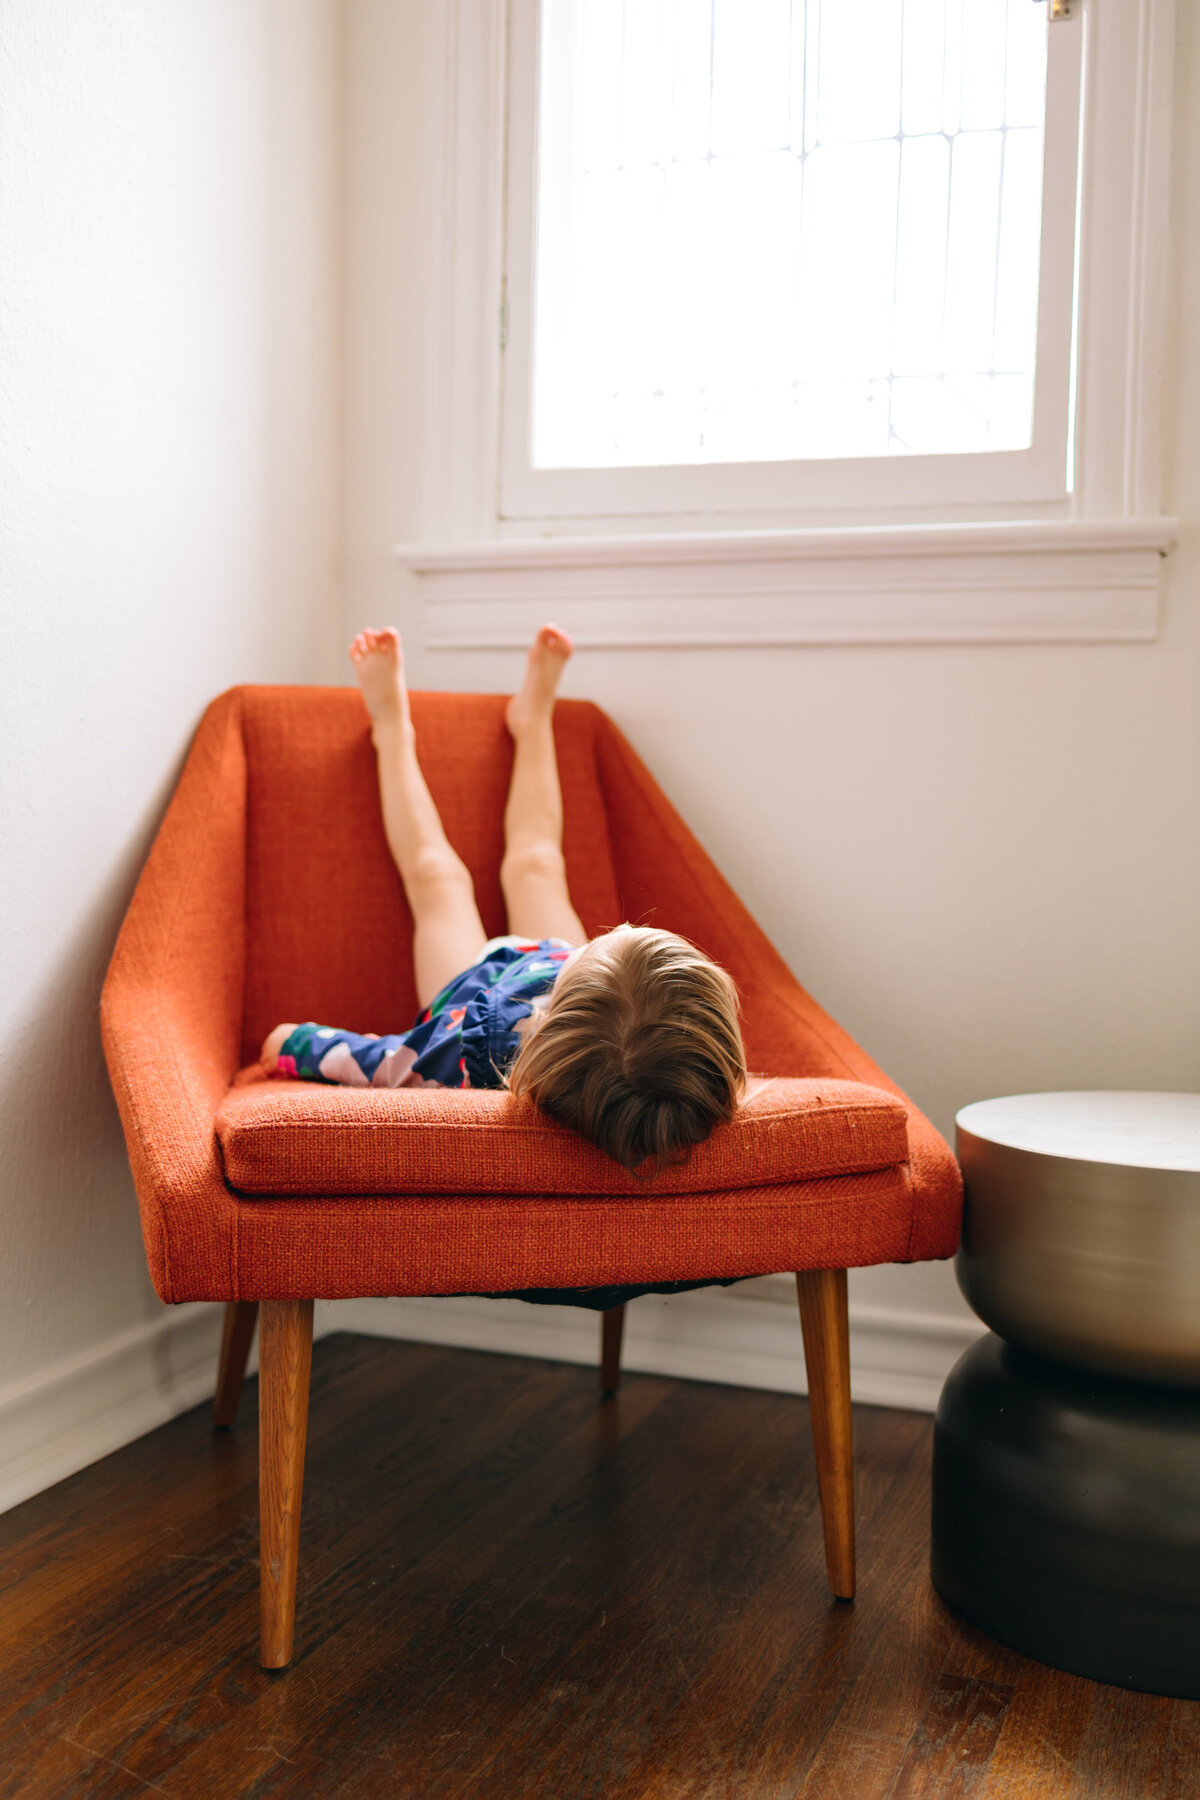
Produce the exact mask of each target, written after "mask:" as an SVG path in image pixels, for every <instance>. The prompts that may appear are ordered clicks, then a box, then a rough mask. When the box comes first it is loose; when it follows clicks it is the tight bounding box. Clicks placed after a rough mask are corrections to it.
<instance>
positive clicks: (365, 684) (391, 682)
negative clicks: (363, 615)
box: [350, 625, 409, 726]
mask: <svg viewBox="0 0 1200 1800" xmlns="http://www.w3.org/2000/svg"><path fill="white" fill-rule="evenodd" d="M350 661H351V662H352V663H353V664H354V672H355V674H356V675H357V676H358V685H359V687H360V688H361V689H362V694H363V699H364V700H365V701H366V703H367V711H368V712H369V713H370V715H371V723H372V724H373V725H376V726H378V725H385V724H400V725H407V724H408V722H409V714H408V689H407V688H406V687H405V685H404V651H403V650H402V649H401V648H400V634H399V632H397V631H395V630H394V629H393V627H392V626H390V625H389V626H387V627H386V629H385V630H383V631H360V632H359V634H358V636H357V637H356V638H355V640H354V642H353V643H352V644H351V646H350Z"/></svg>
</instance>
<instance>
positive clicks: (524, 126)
mask: <svg viewBox="0 0 1200 1800" xmlns="http://www.w3.org/2000/svg"><path fill="white" fill-rule="evenodd" d="M851 3H852V0H851ZM1025 4H1026V5H1029V4H1032V0H1025ZM539 16H540V4H539V0H511V13H510V28H509V57H508V63H509V83H510V85H509V105H508V121H509V123H508V142H507V215H506V227H507V228H506V232H505V238H506V244H505V272H504V282H505V292H506V300H507V345H506V348H505V355H504V363H503V394H502V405H501V438H502V441H501V449H500V504H499V513H500V517H501V518H502V519H504V520H510V519H511V520H528V521H530V522H532V524H533V526H534V528H535V529H536V528H537V527H539V526H541V525H544V524H546V523H549V522H550V521H557V520H565V521H576V522H580V521H583V520H588V519H596V518H604V517H625V518H628V519H636V518H639V517H644V516H647V515H649V516H651V517H654V516H660V517H669V516H671V515H672V514H674V515H676V516H678V517H685V516H686V515H689V514H696V513H701V514H708V515H711V514H714V513H723V514H727V515H730V514H732V515H739V516H742V517H744V518H745V519H746V521H747V522H748V523H749V522H753V521H754V520H755V517H756V515H760V514H762V513H773V514H778V515H783V516H787V517H789V518H790V519H792V520H793V521H794V522H795V523H797V524H804V523H810V522H812V521H813V520H817V521H819V522H823V521H824V519H826V518H827V517H828V516H829V515H830V513H832V512H837V511H839V510H840V511H844V512H846V513H849V514H853V515H856V516H858V517H870V518H878V517H879V516H880V514H881V513H883V512H884V511H885V509H892V508H903V509H905V510H910V509H913V508H916V509H918V510H919V512H920V513H921V514H923V515H925V516H928V515H929V512H930V510H931V507H932V506H937V507H940V508H942V509H944V508H947V507H950V506H970V507H972V508H976V509H978V511H979V513H980V516H982V517H987V516H989V515H990V514H991V512H992V511H993V509H994V508H995V507H996V506H997V505H1000V504H1005V503H1014V502H1016V503H1020V504H1021V505H1022V506H1024V507H1029V506H1037V507H1038V509H1039V511H1042V512H1044V513H1048V512H1050V511H1051V510H1053V511H1056V512H1058V513H1060V514H1061V513H1062V512H1063V511H1065V508H1066V503H1067V498H1068V492H1069V486H1068V459H1069V453H1070V442H1069V438H1070V433H1069V430H1068V424H1069V419H1070V403H1071V391H1070V390H1071V345H1072V330H1073V323H1074V320H1073V313H1074V307H1073V297H1074V281H1075V223H1076V221H1075V212H1076V199H1077V192H1078V184H1079V98H1080V79H1081V72H1082V61H1083V35H1084V21H1083V10H1082V7H1079V8H1077V10H1076V11H1075V12H1074V13H1073V14H1071V15H1070V16H1069V17H1067V18H1066V19H1063V20H1061V21H1059V22H1057V23H1056V24H1055V25H1054V26H1053V28H1052V29H1051V30H1050V32H1049V40H1048V59H1047V81H1046V119H1047V126H1046V135H1045V150H1044V158H1043V211H1044V213H1045V215H1046V217H1047V218H1048V219H1049V220H1050V221H1052V223H1051V226H1050V229H1049V230H1048V231H1047V232H1046V234H1045V236H1044V238H1043V244H1042V255H1041V278H1040V282H1039V288H1038V335H1037V344H1038V354H1037V372H1036V385H1035V392H1034V430H1033V443H1032V445H1031V446H1030V447H1029V448H1028V449H1025V450H1006V451H990V452H989V451H983V452H971V453H969V454H961V455H954V454H948V455H937V456H916V455H914V456H872V457H837V458H821V459H807V460H803V461H800V460H797V461H790V462H741V463H728V464H720V463H703V464H690V465H688V466H687V467H685V468H671V467H661V468H646V467H627V468H607V469H606V468H587V469H535V468H534V467H533V466H532V458H531V437H532V420H531V402H532V395H533V380H532V376H533V369H532V353H533V344H534V335H535V322H536V299H535V293H534V279H535V267H534V265H535V257H534V238H535V228H536V190H537V185H538V170H537V129H536V127H537V118H538V113H539V96H538V82H537V77H538V70H539V44H538V36H539Z"/></svg>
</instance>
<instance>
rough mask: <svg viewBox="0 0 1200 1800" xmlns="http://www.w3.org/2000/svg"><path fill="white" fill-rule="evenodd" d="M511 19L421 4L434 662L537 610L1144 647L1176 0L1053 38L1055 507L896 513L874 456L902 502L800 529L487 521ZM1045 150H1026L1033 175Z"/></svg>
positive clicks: (1028, 502) (414, 566) (1150, 607)
mask: <svg viewBox="0 0 1200 1800" xmlns="http://www.w3.org/2000/svg"><path fill="white" fill-rule="evenodd" d="M512 3H513V6H514V7H515V8H516V9H517V10H516V12H514V13H513V14H512V18H511V19H510V10H509V4H508V0H442V3H441V4H440V6H439V8H438V9H436V12H437V19H438V26H439V42H438V57H439V68H438V79H437V83H436V88H435V101H434V117H435V120H436V121H437V122H439V123H440V125H441V128H442V129H441V135H440V142H437V143H436V144H435V148H436V151H437V186H436V188H435V211H436V221H437V233H436V237H437V241H436V243H435V244H434V247H433V255H432V257H431V263H430V282H431V286H430V292H429V302H428V314H427V317H428V319H429V321H430V333H431V341H430V345H429V349H430V355H429V359H428V362H427V365H426V366H427V369H428V374H429V381H428V391H427V393H426V396H425V418H426V420H427V445H426V459H425V473H426V482H425V488H424V493H423V507H422V529H421V538H422V542H421V543H419V544H416V545H406V546H401V547H399V549H398V557H399V560H400V561H401V563H402V564H403V565H404V566H406V567H407V568H408V569H410V570H411V571H412V572H413V573H414V574H415V575H416V577H417V578H418V585H419V590H420V593H421V597H422V600H423V603H424V620H425V639H426V642H427V643H428V644H429V645H430V646H431V647H434V646H437V647H445V648H454V647H477V646H484V645H489V646H495V647H508V646H510V645H511V646H514V647H515V646H516V645H518V644H519V643H520V642H521V641H522V639H523V638H525V636H526V634H527V630H528V626H529V623H530V620H531V619H534V620H535V622H536V619H537V618H540V617H542V616H544V610H543V609H544V608H545V607H546V606H547V605H548V604H551V603H553V610H554V613H555V616H556V617H559V618H560V619H561V621H562V623H563V624H564V625H566V626H567V627H568V628H569V629H572V630H574V631H575V632H576V633H577V634H578V635H579V637H580V639H581V640H582V642H584V643H597V644H600V643H603V644H642V645H647V646H649V645H654V644H675V643H721V644H726V643H739V642H746V643H828V642H839V643H854V642H859V641H865V642H874V643H878V642H888V643H893V642H906V641H913V642H922V643H928V642H971V643H979V642H1029V641H1034V642H1045V641H1086V642H1097V641H1105V642H1108V641H1123V642H1134V641H1147V640H1150V639H1153V638H1154V637H1155V636H1156V634H1157V628H1158V590H1159V576H1160V570H1161V558H1162V556H1163V554H1164V553H1165V552H1166V550H1167V549H1168V548H1169V546H1170V544H1171V543H1172V541H1173V538H1174V528H1175V521H1174V520H1172V519H1166V518H1163V517H1162V516H1161V445H1160V438H1161V433H1162V429H1163V405H1164V396H1163V367H1162V354H1163V339H1164V331H1165V324H1166V296H1167V285H1168V262H1169V258H1168V224H1169V221H1168V209H1167V195H1168V190H1169V184H1170V156H1171V105H1172V91H1173V53H1174V32H1175V6H1176V0H1073V6H1074V8H1075V11H1076V12H1077V13H1078V14H1079V15H1080V17H1079V19H1078V20H1075V21H1071V22H1068V23H1055V24H1053V25H1052V26H1051V27H1050V29H1051V31H1052V32H1064V31H1065V32H1071V31H1075V30H1077V29H1078V30H1081V31H1082V32H1083V34H1084V46H1083V58H1084V79H1083V106H1082V121H1081V129H1080V132H1079V141H1080V142H1081V144H1082V163H1081V172H1080V178H1079V189H1078V192H1079V218H1078V239H1079V258H1078V276H1077V280H1078V294H1077V304H1076V325H1075V359H1074V382H1075V394H1074V407H1073V439H1074V441H1073V460H1074V484H1073V486H1072V487H1071V488H1070V491H1069V492H1068V491H1067V489H1066V483H1065V481H1064V482H1062V483H1061V484H1060V486H1059V487H1058V488H1056V489H1055V491H1054V492H1053V494H1051V495H1049V496H1048V495H1046V494H1042V496H1041V497H1038V498H1033V497H1027V496H1026V495H1025V494H1023V493H1020V492H1018V493H1009V494H1008V495H1003V494H998V492H997V490H996V489H995V488H993V491H992V495H991V497H990V498H989V499H988V500H986V501H980V500H979V499H978V498H976V499H974V500H971V499H964V498H959V499H957V500H956V499H953V498H951V499H949V500H947V499H946V498H945V497H944V495H943V496H939V498H938V499H937V501H936V502H935V503H931V502H930V501H929V500H928V498H920V497H919V495H918V494H917V493H914V492H912V491H911V490H910V491H909V493H908V495H907V496H905V495H904V493H903V482H904V480H905V479H906V475H905V472H904V471H905V463H906V460H907V459H902V458H888V459H870V460H871V461H872V462H877V461H884V462H885V463H886V472H887V475H888V478H889V479H895V480H897V481H898V482H899V483H900V484H901V486H900V489H899V490H898V491H897V490H894V491H893V493H892V495H891V497H890V498H886V497H885V498H881V497H878V496H877V497H876V499H875V503H874V506H873V508H872V510H871V511H870V512H869V513H864V511H863V510H862V509H859V508H848V507H845V506H838V505H836V504H833V503H832V501H830V502H829V503H827V504H825V505H824V506H821V505H818V506H816V507H811V506H810V507H807V508H806V509H805V511H804V512H803V514H801V513H800V512H799V510H798V509H797V507H796V506H795V504H794V502H793V503H792V504H791V505H783V506H780V505H776V504H769V505H768V504H764V505H762V506H760V505H758V504H757V501H758V500H760V499H762V498H763V496H762V495H761V494H759V495H754V496H752V497H751V499H750V500H749V502H748V503H745V504H742V503H739V504H738V505H736V506H730V505H729V504H728V503H727V502H722V501H719V500H717V499H716V498H715V497H714V499H713V501H712V503H711V504H709V503H707V502H705V501H702V502H701V503H700V505H699V507H698V508H695V509H692V508H685V507H681V506H680V505H679V503H678V498H677V497H675V499H674V501H673V503H672V504H664V507H663V510H662V511H660V512H657V513H654V514H651V515H641V516H635V515H632V514H629V513H621V512H620V511H619V510H618V511H608V512H605V513H599V512H597V513H591V514H589V513H587V512H586V511H584V510H582V509H578V510H576V511H574V512H566V513H561V514H550V513H548V512H541V513H535V514H531V515H530V516H528V517H506V516H505V515H504V512H503V510H502V507H501V492H502V483H503V479H504V470H503V465H502V459H501V453H500V436H501V417H502V412H501V387H502V382H503V380H504V379H505V375H506V371H505V368H504V363H505V352H504V351H503V350H502V345H501V339H502V337H503V335H504V319H505V315H506V312H507V311H508V303H507V302H506V298H505V295H504V291H503V283H504V260H505V206H506V169H505V153H506V139H507V136H508V131H507V122H506V115H507V108H508V104H509V81H510V62H509V56H510V42H512V41H515V40H510V23H511V22H513V21H515V22H516V23H517V25H518V26H520V24H521V21H522V19H525V20H526V22H527V13H525V12H522V11H521V9H522V8H528V6H529V4H530V0H512ZM1030 4H1033V0H1030ZM513 91H514V95H515V93H516V91H517V90H516V89H515V88H514V90H513ZM525 111H526V115H527V116H529V114H530V113H531V108H530V107H526V108H525ZM1061 117H1062V115H1061V114H1060V118H1061ZM1060 151H1061V146H1053V147H1052V146H1051V144H1050V143H1049V141H1048V142H1047V150H1046V155H1047V165H1049V163H1050V159H1051V156H1052V154H1053V155H1055V156H1057V155H1059V154H1060ZM514 298H515V296H514ZM509 341H510V344H512V343H513V339H511V338H510V340H509ZM514 354H516V352H515V351H514ZM509 366H510V370H511V367H512V364H511V362H510V365H509ZM1053 378H1054V379H1055V380H1057V381H1058V382H1060V383H1061V381H1062V379H1063V371H1062V370H1061V368H1060V369H1058V370H1057V371H1056V372H1054V375H1053ZM1039 398H1040V396H1039ZM1008 454H1014V453H1008ZM1015 454H1017V455H1019V454H1020V453H1015ZM1055 454H1056V455H1057V450H1056V451H1055ZM994 460H995V461H998V460H1000V457H999V456H997V455H995V454H994V453H993V454H992V455H988V456H971V457H967V456H963V457H961V458H929V459H927V458H920V459H916V458H913V459H911V461H912V463H913V464H915V463H916V462H918V461H920V462H926V463H927V462H955V463H961V464H966V463H970V462H975V463H982V462H984V461H988V462H991V461H994ZM802 466H803V467H805V468H806V469H807V470H811V469H812V467H813V465H812V464H807V465H802ZM764 467H770V465H755V466H754V468H755V469H756V470H758V471H761V470H762V469H763V468H764ZM844 467H845V465H844V464H843V465H842V468H843V470H844ZM893 471H895V475H894V476H893ZM510 473H511V472H510ZM539 473H541V474H543V475H547V476H555V475H559V474H564V475H566V476H568V477H569V476H572V475H574V474H575V473H576V472H575V471H541V472H539ZM597 473H600V474H602V475H605V476H607V475H608V474H610V473H612V472H607V471H602V472H597V471H588V475H589V477H595V475H596V474H597ZM615 473H616V474H618V475H622V474H625V473H627V472H626V471H616V472H615ZM708 473H709V471H708V470H706V469H704V468H702V467H701V468H699V469H696V468H692V469H689V470H688V471H687V474H688V476H689V478H691V477H694V476H695V475H697V474H701V475H706V474H708ZM636 477H637V480H638V481H639V482H644V480H645V478H646V472H645V471H640V470H639V471H637V472H636ZM748 479H751V480H752V479H753V476H749V477H748ZM1018 485H1019V486H1021V485H1023V486H1025V487H1028V486H1029V484H1028V483H1024V484H1018ZM667 498H668V499H671V497H670V496H667Z"/></svg>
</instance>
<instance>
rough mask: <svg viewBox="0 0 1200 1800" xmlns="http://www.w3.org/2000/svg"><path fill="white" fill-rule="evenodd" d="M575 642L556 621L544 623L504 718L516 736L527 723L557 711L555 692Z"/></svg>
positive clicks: (531, 723)
mask: <svg viewBox="0 0 1200 1800" xmlns="http://www.w3.org/2000/svg"><path fill="white" fill-rule="evenodd" d="M574 648H575V646H574V644H573V643H572V642H571V640H570V638H569V637H568V636H567V634H566V632H565V631H560V630H559V628H558V626H557V625H543V626H542V629H541V630H540V631H539V632H538V634H537V636H536V637H535V638H534V640H533V647H532V649H531V650H530V652H529V661H528V663H527V664H526V665H525V680H524V681H523V682H522V684H521V691H520V693H519V694H514V695H513V697H512V699H511V700H510V701H509V703H508V706H507V707H506V708H505V712H504V718H505V722H506V723H507V725H508V729H509V730H510V731H511V732H512V734H513V736H514V737H515V736H516V735H517V733H518V732H519V731H524V730H525V728H526V726H528V725H536V724H539V723H540V722H541V721H542V720H544V719H548V718H549V717H550V715H551V713H552V712H553V711H554V696H555V694H556V693H557V691H558V683H559V678H560V676H561V675H562V672H563V670H564V668H565V667H566V663H567V658H568V656H570V654H571V652H572V650H574Z"/></svg>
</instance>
